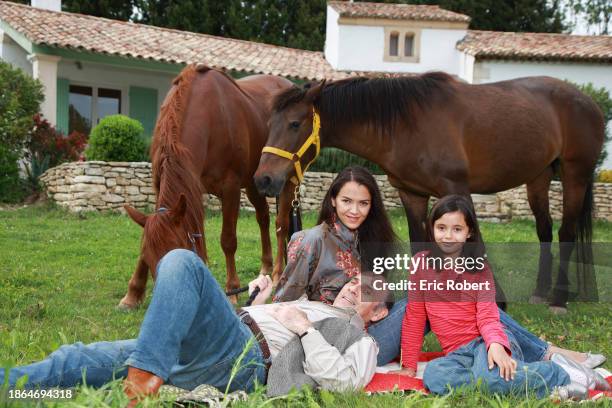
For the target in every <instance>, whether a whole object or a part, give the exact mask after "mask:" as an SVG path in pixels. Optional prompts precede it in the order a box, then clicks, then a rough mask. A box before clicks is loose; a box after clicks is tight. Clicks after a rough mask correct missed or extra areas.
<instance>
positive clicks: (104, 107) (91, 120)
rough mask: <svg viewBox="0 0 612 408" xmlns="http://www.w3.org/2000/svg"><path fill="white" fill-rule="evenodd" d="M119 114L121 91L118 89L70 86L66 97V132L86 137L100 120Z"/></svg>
mask: <svg viewBox="0 0 612 408" xmlns="http://www.w3.org/2000/svg"><path fill="white" fill-rule="evenodd" d="M118 113H121V91H120V90H118V89H107V88H97V87H91V86H81V85H70V89H69V95H68V132H69V133H70V132H72V131H75V130H76V131H78V132H81V133H84V134H86V135H88V134H89V133H90V132H91V128H92V126H94V125H96V124H98V123H99V122H100V119H102V118H104V117H106V116H108V115H115V114H118Z"/></svg>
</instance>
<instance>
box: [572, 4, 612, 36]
mask: <svg viewBox="0 0 612 408" xmlns="http://www.w3.org/2000/svg"><path fill="white" fill-rule="evenodd" d="M568 5H569V10H570V14H571V15H572V20H573V24H574V25H576V24H577V23H578V20H580V19H582V20H584V21H585V22H586V23H587V24H588V28H587V31H588V32H589V33H590V34H597V35H608V34H610V33H611V32H612V2H610V0H569V4H568ZM591 30H592V31H593V32H592V33H591V32H590V31H591Z"/></svg>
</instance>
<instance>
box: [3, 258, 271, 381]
mask: <svg viewBox="0 0 612 408" xmlns="http://www.w3.org/2000/svg"><path fill="white" fill-rule="evenodd" d="M247 345H248V350H247V351H246V353H245V355H244V357H243V359H242V361H241V364H240V366H236V367H241V369H239V370H238V371H237V373H235V375H234V377H233V378H231V376H232V368H233V367H234V364H235V363H236V361H237V359H238V358H239V356H240V355H241V353H243V351H244V350H245V348H246V347H247ZM265 363H266V362H265V361H264V358H263V355H262V352H261V349H260V347H259V344H258V343H257V342H256V341H255V339H254V337H253V335H252V333H251V331H250V330H249V328H248V327H247V326H246V325H245V324H243V323H242V322H241V321H240V320H239V318H238V316H237V315H236V313H235V312H234V308H233V306H232V305H231V304H230V303H229V301H228V300H227V297H226V296H225V293H224V292H223V291H222V290H221V288H220V287H219V284H218V283H217V281H216V280H215V279H214V277H213V276H212V274H211V273H210V271H209V270H208V268H207V267H206V265H204V263H203V262H202V261H201V260H200V258H199V257H198V256H197V255H195V254H194V253H193V252H191V251H188V250H184V249H176V250H173V251H171V252H169V253H168V254H167V255H166V256H164V258H163V259H162V260H161V262H160V263H159V266H158V271H157V280H156V282H155V288H154V290H153V297H152V299H151V303H150V305H149V308H148V310H147V312H146V314H145V318H144V321H143V323H142V326H141V329H140V334H139V336H138V339H132V340H119V341H110V342H99V343H92V344H88V345H84V344H83V343H75V344H71V345H67V346H62V347H60V348H59V349H57V350H56V351H54V352H53V353H51V354H50V355H49V356H48V357H47V358H46V359H44V360H42V361H40V362H37V363H33V364H30V365H27V366H22V367H15V368H11V369H10V370H9V374H8V384H9V386H14V385H15V383H16V381H17V380H18V379H19V378H20V377H22V376H24V375H27V376H28V379H27V382H26V384H25V387H26V388H35V387H43V388H47V387H73V386H75V385H77V384H80V383H83V382H86V383H87V384H89V385H92V386H95V387H99V386H102V385H103V384H105V383H107V382H109V381H111V380H113V379H116V378H122V377H125V376H126V375H127V366H133V367H137V368H140V369H142V370H146V371H149V372H151V373H153V374H155V375H157V376H158V377H161V378H162V379H163V380H164V382H166V383H169V384H172V385H176V386H177V387H181V388H185V389H189V390H191V389H193V388H195V387H196V386H198V385H200V384H210V385H213V386H215V387H217V388H219V389H220V390H222V391H225V389H226V386H227V385H228V384H229V389H230V390H231V391H233V390H238V389H242V390H247V391H249V390H252V389H253V387H254V384H255V382H256V381H257V382H259V383H261V384H263V383H264V382H265V365H264V364H265ZM4 376H5V373H4V370H0V384H3V383H4V382H5V380H6V379H5V378H4Z"/></svg>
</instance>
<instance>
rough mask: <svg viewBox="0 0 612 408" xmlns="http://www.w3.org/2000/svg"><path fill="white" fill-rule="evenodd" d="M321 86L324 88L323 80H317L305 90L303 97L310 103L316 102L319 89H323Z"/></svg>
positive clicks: (319, 92)
mask: <svg viewBox="0 0 612 408" xmlns="http://www.w3.org/2000/svg"><path fill="white" fill-rule="evenodd" d="M323 88H325V80H323V81H321V82H319V83H318V84H316V85H314V84H313V85H311V86H310V88H309V89H308V91H307V92H306V96H305V99H306V100H308V101H310V102H312V103H314V102H316V101H317V100H318V99H319V96H321V91H322V90H323Z"/></svg>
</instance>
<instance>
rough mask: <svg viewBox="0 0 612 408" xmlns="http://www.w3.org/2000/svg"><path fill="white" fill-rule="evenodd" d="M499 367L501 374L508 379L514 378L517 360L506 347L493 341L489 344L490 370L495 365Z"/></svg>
mask: <svg viewBox="0 0 612 408" xmlns="http://www.w3.org/2000/svg"><path fill="white" fill-rule="evenodd" d="M494 364H497V366H498V367H499V376H500V377H501V378H503V379H505V380H506V381H510V379H513V380H514V375H515V374H516V360H514V359H513V358H512V357H510V356H509V355H508V352H507V351H506V348H505V347H504V346H502V345H501V344H499V343H491V345H490V346H489V370H492V369H493V365H494Z"/></svg>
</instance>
